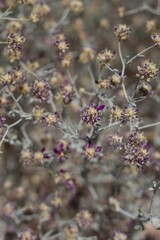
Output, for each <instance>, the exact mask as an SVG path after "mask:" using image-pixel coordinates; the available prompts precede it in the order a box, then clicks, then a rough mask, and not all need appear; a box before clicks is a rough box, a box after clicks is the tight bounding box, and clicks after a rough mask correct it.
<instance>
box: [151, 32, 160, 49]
mask: <svg viewBox="0 0 160 240" xmlns="http://www.w3.org/2000/svg"><path fill="white" fill-rule="evenodd" d="M151 37H152V40H153V42H154V44H155V45H156V46H157V47H160V35H158V34H153V35H152V36H151Z"/></svg>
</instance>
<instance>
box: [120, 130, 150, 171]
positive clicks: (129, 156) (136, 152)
mask: <svg viewBox="0 0 160 240" xmlns="http://www.w3.org/2000/svg"><path fill="white" fill-rule="evenodd" d="M149 148H150V147H149V145H148V141H147V139H146V137H145V136H144V134H143V132H139V131H138V130H134V131H132V132H131V134H130V135H129V142H128V143H127V144H126V145H125V152H124V154H123V157H122V159H123V161H124V162H125V163H126V164H127V165H134V166H136V167H137V168H138V169H143V168H144V166H145V165H146V164H147V163H148V162H149V161H150V157H151V154H150V152H149Z"/></svg>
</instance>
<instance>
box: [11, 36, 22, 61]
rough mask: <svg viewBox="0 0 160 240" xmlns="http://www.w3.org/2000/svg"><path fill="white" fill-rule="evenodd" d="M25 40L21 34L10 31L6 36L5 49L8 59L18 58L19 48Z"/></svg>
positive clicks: (20, 48) (14, 59)
mask: <svg viewBox="0 0 160 240" xmlns="http://www.w3.org/2000/svg"><path fill="white" fill-rule="evenodd" d="M24 42H25V37H24V36H21V35H20V34H19V33H14V32H11V33H10V34H9V35H8V37H7V50H8V56H9V60H10V61H11V62H14V61H16V60H18V59H20V56H21V50H22V47H23V44H24Z"/></svg>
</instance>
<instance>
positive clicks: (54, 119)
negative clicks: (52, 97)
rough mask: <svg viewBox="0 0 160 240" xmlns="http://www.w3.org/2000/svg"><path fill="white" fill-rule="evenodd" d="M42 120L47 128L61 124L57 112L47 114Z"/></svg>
mask: <svg viewBox="0 0 160 240" xmlns="http://www.w3.org/2000/svg"><path fill="white" fill-rule="evenodd" d="M42 120H43V121H44V122H45V123H46V126H47V127H49V126H51V125H54V126H57V125H59V124H60V123H61V121H60V116H59V113H58V112H55V113H49V114H47V115H46V116H45V117H42Z"/></svg>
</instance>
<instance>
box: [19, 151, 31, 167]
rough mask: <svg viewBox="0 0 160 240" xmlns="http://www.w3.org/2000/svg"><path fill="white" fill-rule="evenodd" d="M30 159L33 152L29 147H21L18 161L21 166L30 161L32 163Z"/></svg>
mask: <svg viewBox="0 0 160 240" xmlns="http://www.w3.org/2000/svg"><path fill="white" fill-rule="evenodd" d="M32 159H33V152H32V151H31V150H30V149H28V148H27V149H22V151H21V153H20V159H19V161H20V163H21V164H22V165H23V166H27V165H29V164H30V163H32Z"/></svg>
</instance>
